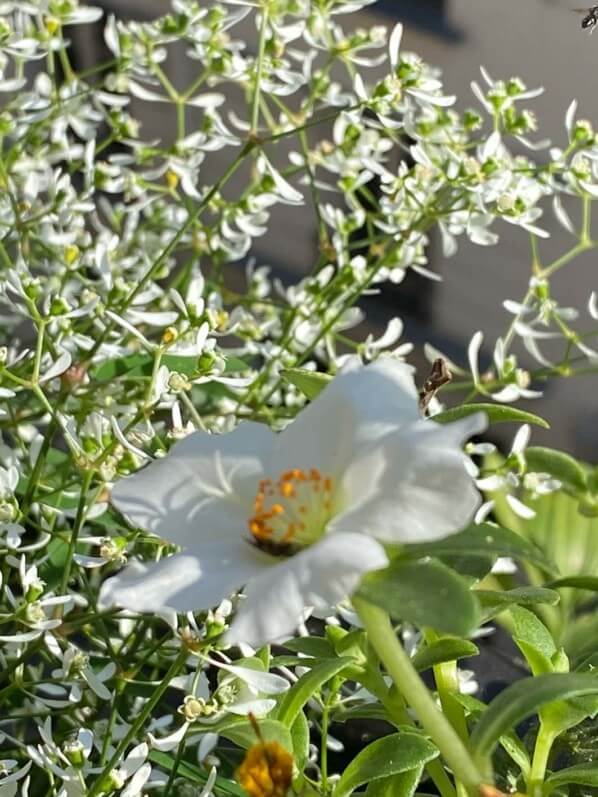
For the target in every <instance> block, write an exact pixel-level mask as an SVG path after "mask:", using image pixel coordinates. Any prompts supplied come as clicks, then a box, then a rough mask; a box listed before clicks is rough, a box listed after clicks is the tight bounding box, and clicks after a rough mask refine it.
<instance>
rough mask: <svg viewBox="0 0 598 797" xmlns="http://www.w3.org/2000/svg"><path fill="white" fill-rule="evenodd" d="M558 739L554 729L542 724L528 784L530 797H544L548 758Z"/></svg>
mask: <svg viewBox="0 0 598 797" xmlns="http://www.w3.org/2000/svg"><path fill="white" fill-rule="evenodd" d="M556 737H557V734H556V733H555V732H554V731H553V730H552V728H550V727H548V726H547V725H546V724H545V723H540V729H539V731H538V736H537V737H536V746H535V747H534V757H533V759H532V768H531V771H530V775H529V781H528V784H527V793H528V797H542V793H543V785H544V777H545V775H546V767H547V766H548V757H549V756H550V751H551V750H552V745H553V743H554V740H555V739H556Z"/></svg>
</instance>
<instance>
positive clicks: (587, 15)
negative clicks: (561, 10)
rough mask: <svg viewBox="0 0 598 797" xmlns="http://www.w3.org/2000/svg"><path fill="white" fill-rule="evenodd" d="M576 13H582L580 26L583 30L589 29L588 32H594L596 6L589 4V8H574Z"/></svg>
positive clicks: (597, 21) (597, 18) (597, 23)
mask: <svg viewBox="0 0 598 797" xmlns="http://www.w3.org/2000/svg"><path fill="white" fill-rule="evenodd" d="M573 11H575V12H576V13H577V14H583V19H582V20H581V27H582V29H583V30H589V31H590V33H593V32H594V28H595V27H596V25H598V6H591V7H590V8H574V9H573Z"/></svg>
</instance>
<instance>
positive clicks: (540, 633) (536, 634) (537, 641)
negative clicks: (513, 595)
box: [510, 606, 557, 659]
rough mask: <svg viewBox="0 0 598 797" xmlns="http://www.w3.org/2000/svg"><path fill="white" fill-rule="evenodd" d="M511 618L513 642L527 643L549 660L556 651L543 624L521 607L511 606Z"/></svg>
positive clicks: (552, 640) (550, 636)
mask: <svg viewBox="0 0 598 797" xmlns="http://www.w3.org/2000/svg"><path fill="white" fill-rule="evenodd" d="M510 613H511V617H512V618H513V629H512V632H511V633H512V636H513V638H514V639H515V640H522V641H523V642H527V644H528V645H531V646H532V647H534V648H535V649H536V650H539V651H540V653H542V654H543V655H544V656H546V658H548V659H551V658H552V657H553V656H554V654H555V653H556V651H557V648H556V645H555V643H554V639H553V638H552V635H551V633H550V631H549V630H548V628H546V626H545V625H544V623H543V622H542V621H541V620H540V619H539V618H538V617H537V616H536V615H535V614H534V613H533V612H530V611H529V609H524V608H523V607H522V606H512V607H511V610H510Z"/></svg>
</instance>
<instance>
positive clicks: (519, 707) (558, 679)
mask: <svg viewBox="0 0 598 797" xmlns="http://www.w3.org/2000/svg"><path fill="white" fill-rule="evenodd" d="M596 694H598V676H596V675H590V674H587V673H547V674H545V675H537V676H535V677H530V678H522V679H521V680H520V681H517V682H516V683H514V684H511V685H510V686H508V687H507V688H506V689H504V690H503V691H502V692H501V693H500V694H499V695H498V696H497V697H495V698H494V700H493V701H492V702H491V703H490V705H489V706H488V708H487V709H486V711H485V712H484V714H483V715H482V718H481V719H480V721H479V722H478V724H477V725H476V726H475V728H474V730H473V733H472V735H471V745H472V748H473V749H474V750H475V753H476V757H477V758H478V759H479V760H481V761H485V760H486V759H487V758H488V756H490V755H491V754H492V751H493V750H494V748H495V747H496V745H497V743H498V740H499V739H500V737H501V736H502V735H503V734H504V733H506V732H507V731H509V730H510V729H511V728H513V727H514V726H515V725H517V723H519V722H521V721H522V720H524V719H526V718H527V717H529V716H530V715H531V714H535V713H537V712H538V711H539V710H540V709H541V708H542V706H544V705H546V704H547V703H553V702H554V701H557V700H569V699H571V698H577V697H583V696H585V695H596Z"/></svg>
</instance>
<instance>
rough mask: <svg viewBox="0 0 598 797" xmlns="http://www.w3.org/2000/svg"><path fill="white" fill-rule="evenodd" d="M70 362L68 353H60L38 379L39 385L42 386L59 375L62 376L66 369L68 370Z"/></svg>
mask: <svg viewBox="0 0 598 797" xmlns="http://www.w3.org/2000/svg"><path fill="white" fill-rule="evenodd" d="M71 362H72V357H71V354H70V352H68V351H62V352H61V353H60V354H59V355H58V357H57V359H56V360H55V361H54V362H53V363H52V365H51V366H50V367H49V368H48V370H47V371H46V373H45V374H44V375H43V376H42V377H40V380H39V383H40V385H42V384H43V383H44V382H49V381H50V379H54V377H55V376H60V374H63V373H64V372H65V371H66V370H67V368H70V365H71Z"/></svg>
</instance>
